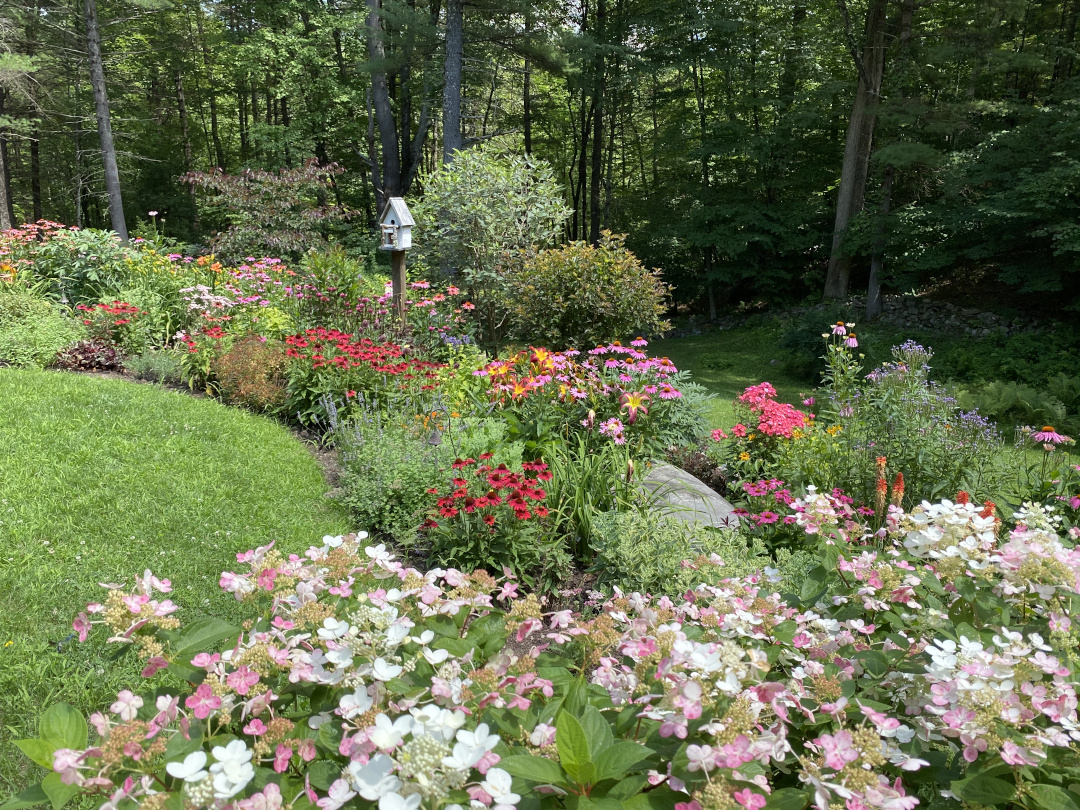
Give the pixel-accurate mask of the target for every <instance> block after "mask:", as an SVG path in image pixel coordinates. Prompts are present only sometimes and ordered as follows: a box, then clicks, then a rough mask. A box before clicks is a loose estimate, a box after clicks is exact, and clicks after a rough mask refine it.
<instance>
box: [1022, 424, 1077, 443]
mask: <svg viewBox="0 0 1080 810" xmlns="http://www.w3.org/2000/svg"><path fill="white" fill-rule="evenodd" d="M1031 440H1032V441H1033V442H1035V444H1064V443H1065V442H1071V441H1072V439H1070V438H1069V437H1068V436H1063V435H1061V434H1060V433H1058V432H1057V431H1056V430H1054V429H1053V428H1052V427H1051V426H1050V425H1043V429H1042V430H1040V431H1038V432H1036V433H1032V434H1031Z"/></svg>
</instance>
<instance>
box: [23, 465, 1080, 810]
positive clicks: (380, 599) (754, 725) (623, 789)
mask: <svg viewBox="0 0 1080 810" xmlns="http://www.w3.org/2000/svg"><path fill="white" fill-rule="evenodd" d="M467 466H471V465H467ZM462 469H465V467H463V468H462ZM801 505H802V506H803V507H804V509H803V511H802V512H801V513H799V514H800V517H799V520H800V525H804V527H805V528H806V529H808V530H810V531H809V532H808V534H807V537H808V543H810V544H812V545H813V546H814V548H813V550H814V553H815V555H816V559H817V561H818V564H817V565H816V566H815V567H814V568H813V569H812V570H810V571H808V572H806V575H805V577H803V579H802V585H801V596H799V595H794V594H789V595H787V596H781V595H780V594H779V593H776V592H775V590H774V589H773V587H772V585H773V581H774V580H777V579H779V577H778V575H777V574H776V572H775V571H773V572H770V570H769V569H766V570H765V572H764V574H759V573H752V574H750V575H748V576H743V577H737V578H730V579H726V580H712V581H709V582H701V583H698V584H696V585H695V586H693V588H692V590H689V591H688V592H686V593H684V594H682V595H680V596H661V597H649V596H645V595H641V594H640V593H623V592H617V593H616V594H615V596H614V597H612V598H610V599H606V600H605V599H603V598H602V597H599V596H596V597H595V598H590V603H591V604H590V610H589V611H588V612H587V613H580V614H579V613H575V612H574V611H573V610H572V609H566V608H561V607H556V608H555V609H545V606H544V605H543V604H542V602H541V601H540V600H539V599H538V598H537V597H536V596H535V595H533V594H523V592H522V589H521V586H520V585H519V583H518V581H517V580H516V579H514V578H513V577H512V576H509V575H507V574H506V573H505V572H503V573H501V574H499V573H496V574H492V573H489V572H487V571H474V572H472V573H465V572H463V571H460V570H457V569H452V568H451V569H436V570H432V571H427V572H424V571H420V570H417V569H413V568H409V567H406V566H404V565H403V564H402V563H400V562H399V561H397V560H395V559H394V558H393V557H392V555H391V554H390V553H388V552H387V551H386V549H385V548H384V547H382V546H375V547H371V546H368V547H366V548H365V547H364V544H363V536H362V535H360V536H343V537H326V538H324V539H323V542H322V544H321V545H319V546H315V547H313V548H311V549H309V550H308V551H307V552H306V553H305V554H286V553H284V552H281V551H278V550H277V549H275V548H273V547H272V546H266V547H262V548H258V549H255V550H252V551H248V552H245V553H243V554H239V555H237V558H238V562H239V563H240V564H241V565H242V566H243V567H242V568H241V569H239V572H231V571H230V572H225V573H224V574H222V576H221V580H220V584H221V587H222V588H223V589H224V590H225V591H226V592H227V593H230V594H232V595H233V596H234V597H235V599H236V600H237V601H238V603H239V607H240V609H241V612H242V614H243V616H244V622H243V625H242V626H233V625H229V624H227V623H225V622H222V621H220V620H215V619H203V620H199V621H196V622H194V623H185V622H184V621H183V619H182V618H180V617H181V616H182V615H183V611H181V610H178V609H177V606H176V605H175V604H174V603H173V602H172V601H171V588H172V583H170V582H168V581H167V580H164V579H160V578H157V577H154V576H153V575H152V574H151V573H150V572H146V573H145V574H143V575H142V576H140V577H137V578H136V579H135V581H134V583H133V585H128V586H125V585H122V584H107V585H106V586H105V587H106V589H107V596H106V598H105V599H104V600H103V601H102V602H99V603H96V604H91V605H89V606H88V608H87V610H86V611H85V612H84V613H83V614H81V615H80V616H79V617H78V619H77V620H76V622H75V631H76V632H77V633H78V634H79V635H80V637H84V638H85V637H87V636H88V635H89V634H90V633H91V632H92V631H93V628H94V626H95V625H97V624H105V625H107V627H108V631H109V635H110V641H111V642H112V643H115V644H120V645H123V646H124V647H130V648H134V650H135V657H137V658H138V659H139V660H140V663H139V665H138V666H139V668H140V669H141V671H142V673H143V675H144V677H146V678H156V677H157V675H156V673H158V672H160V671H161V670H162V669H163V668H164V669H166V670H168V671H169V672H170V673H171V675H172V676H178V677H180V678H182V679H184V680H186V681H188V683H189V684H190V685H189V686H186V687H178V686H177V685H176V684H177V680H175V679H170V680H168V681H165V680H150V681H148V682H147V684H146V687H145V689H138V688H129V689H123V690H121V691H120V692H119V694H118V695H117V697H116V700H115V701H114V702H113V703H112V704H111V706H109V707H108V708H107V709H103V710H102V711H100V712H97V713H95V714H94V715H92V716H91V718H90V726H91V727H92V728H93V731H94V738H93V739H90V738H89V735H88V727H87V724H86V723H85V721H83V720H82V718H81V717H80V716H79V715H78V714H77V713H76V712H75V711H74V710H73V709H71V707H67V706H64V705H60V706H55V707H53V708H51V709H49V710H48V711H47V712H45V714H44V715H43V716H42V718H41V729H42V734H41V738H40V739H38V740H22V741H20V742H19V745H20V747H21V748H22V750H23V751H24V752H25V753H27V754H28V755H29V756H30V757H31V758H32V759H34V760H35V761H36V762H38V763H39V764H41V765H43V766H44V767H46V768H48V769H51V771H52V772H51V773H50V775H49V776H47V777H46V780H45V782H44V784H43V786H41V787H34V788H31V789H30V790H29V791H27V792H26V793H24V794H23V795H22V796H20V797H19V798H18V799H16V804H17V805H20V806H21V805H22V804H26V805H29V804H32V803H34V802H39V801H43V800H44V799H43V797H51V798H52V800H53V802H54V804H55V806H56V807H58V808H60V807H63V805H64V804H65V803H67V802H68V801H69V800H71V799H72V798H74V797H75V796H87V797H92V800H96V801H99V802H104V803H105V805H106V806H107V807H116V806H117V805H118V804H119V803H120V802H121V801H123V802H124V803H126V804H128V805H130V806H131V807H132V808H138V807H143V808H147V810H154V808H162V807H171V806H173V805H174V804H175V805H177V806H180V805H181V804H182V805H183V806H185V807H189V808H204V807H205V808H214V809H215V810H226V808H228V810H265V808H268V807H285V806H289V807H297V806H301V807H307V806H309V805H317V806H318V807H320V808H323V810H338V808H341V807H344V806H355V807H360V808H374V807H376V806H378V807H379V808H380V810H396V809H397V808H406V807H408V808H414V809H415V810H419V808H421V807H423V808H425V810H438V808H453V807H455V806H457V807H464V806H466V805H471V806H472V807H474V808H481V807H483V808H505V807H508V806H518V805H520V804H523V803H524V802H525V797H528V802H529V803H530V804H532V805H533V806H536V807H538V808H540V809H541V810H548V808H550V809H551V810H555V809H556V808H563V807H565V806H566V804H567V803H568V802H575V803H581V799H582V798H583V797H588V798H589V801H590V802H591V803H604V806H611V807H613V808H614V807H615V806H616V804H617V805H618V806H620V807H624V806H627V805H629V806H631V807H657V806H658V807H680V808H684V810H697V809H698V808H700V810H722V809H723V808H727V809H728V810H737V808H738V807H743V808H748V810H749V808H755V810H761V809H762V808H766V807H770V806H771V807H780V808H806V807H809V806H813V807H815V808H817V810H834V809H835V808H836V807H838V806H846V807H848V808H858V809H859V810H913V808H915V807H918V806H925V807H941V806H944V805H942V804H941V796H942V792H943V791H945V792H948V794H949V795H950V796H955V797H956V798H957V799H958V800H959V801H960V802H963V803H965V804H969V805H979V806H984V807H1002V808H1007V807H1011V806H1015V805H1022V806H1024V807H1030V808H1033V810H1054V808H1061V807H1070V806H1071V802H1072V800H1071V799H1070V797H1069V791H1068V788H1067V787H1066V785H1067V784H1068V780H1072V779H1075V778H1076V775H1077V774H1078V773H1080V716H1078V714H1077V691H1076V690H1077V686H1078V685H1080V673H1078V668H1080V656H1078V653H1077V650H1078V649H1080V631H1078V629H1077V620H1078V618H1080V615H1078V613H1080V590H1078V588H1080V551H1078V550H1077V549H1075V548H1074V547H1073V546H1072V543H1071V542H1067V541H1064V540H1063V538H1062V537H1060V536H1059V535H1058V534H1057V532H1056V529H1055V523H1054V521H1053V520H1052V519H1051V518H1049V517H1048V516H1047V513H1046V512H1045V511H1043V510H1040V509H1037V508H1034V509H1029V510H1025V511H1022V512H1019V513H1017V514H1016V515H1015V516H1014V517H1013V519H1012V521H1011V522H1010V523H1009V525H1005V523H1004V522H1003V521H1001V520H999V517H1000V516H998V515H997V514H996V513H995V512H994V511H993V510H991V509H990V508H989V507H986V506H985V505H978V504H975V503H972V502H970V501H966V502H965V501H964V500H963V499H960V498H958V499H957V500H955V501H940V502H935V503H929V502H928V503H924V504H923V505H921V506H919V507H917V508H916V509H914V510H911V511H905V510H904V509H902V508H900V507H893V508H892V509H890V511H889V516H888V520H887V521H886V523H885V525H884V526H883V527H882V529H881V530H880V531H874V530H873V529H871V528H869V527H866V526H863V527H861V528H860V527H859V526H858V525H857V519H856V518H851V516H848V515H840V514H833V512H835V509H834V504H833V503H832V502H831V501H830V500H829V499H828V498H827V497H824V496H816V495H810V496H808V497H807V498H806V499H802V503H801ZM849 518H851V519H850V520H849ZM710 573H712V572H710ZM155 686H156V687H157V688H156V689H155ZM950 801H951V799H950Z"/></svg>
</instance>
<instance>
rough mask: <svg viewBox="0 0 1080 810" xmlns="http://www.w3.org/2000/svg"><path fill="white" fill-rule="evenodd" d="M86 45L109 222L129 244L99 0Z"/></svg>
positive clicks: (89, 7)
mask: <svg viewBox="0 0 1080 810" xmlns="http://www.w3.org/2000/svg"><path fill="white" fill-rule="evenodd" d="M85 9H86V45H87V51H88V53H89V57H90V84H91V86H92V87H93V89H94V107H95V109H96V111H97V129H98V140H100V141H101V160H102V163H103V164H104V166H105V190H106V191H107V192H108V195H109V221H110V223H111V224H112V229H113V230H114V231H116V233H117V235H118V236H119V237H120V241H121V242H124V243H125V244H126V243H127V241H128V231H127V223H126V222H125V220H124V201H123V198H122V197H121V194H120V170H119V169H118V168H117V166H116V146H115V145H114V144H113V134H112V120H111V119H110V118H109V96H108V93H107V92H106V89H105V68H104V66H103V65H102V62H101V33H100V31H99V30H98V17H97V0H86V6H85Z"/></svg>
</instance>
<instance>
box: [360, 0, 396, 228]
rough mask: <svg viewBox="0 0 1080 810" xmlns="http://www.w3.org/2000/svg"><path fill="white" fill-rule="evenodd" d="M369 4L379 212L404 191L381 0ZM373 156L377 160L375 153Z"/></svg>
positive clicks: (377, 205)
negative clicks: (379, 156) (378, 149)
mask: <svg viewBox="0 0 1080 810" xmlns="http://www.w3.org/2000/svg"><path fill="white" fill-rule="evenodd" d="M367 5H368V19H367V23H368V55H369V57H370V58H371V62H372V63H373V65H374V66H375V70H374V71H373V72H372V74H371V101H372V105H373V106H374V108H375V123H376V124H377V125H378V127H379V140H380V141H381V144H382V172H381V174H382V188H379V187H376V188H375V200H376V207H377V208H378V209H379V213H382V209H383V206H384V205H385V204H386V200H387V198H389V197H397V196H400V194H401V163H400V156H399V153H398V136H397V127H396V126H395V124H394V111H393V110H392V109H391V107H390V86H389V84H388V83H387V81H386V46H385V44H384V43H383V28H382V17H381V16H380V14H379V0H367ZM371 157H372V160H373V161H374V158H375V156H374V155H371Z"/></svg>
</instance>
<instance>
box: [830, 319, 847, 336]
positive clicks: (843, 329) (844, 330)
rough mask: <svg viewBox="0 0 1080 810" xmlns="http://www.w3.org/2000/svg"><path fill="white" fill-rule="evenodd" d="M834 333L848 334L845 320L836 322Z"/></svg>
mask: <svg viewBox="0 0 1080 810" xmlns="http://www.w3.org/2000/svg"><path fill="white" fill-rule="evenodd" d="M832 333H833V334H834V335H846V334H847V328H846V327H845V326H844V322H843V321H837V322H836V324H835V325H834V326H833V328H832Z"/></svg>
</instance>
